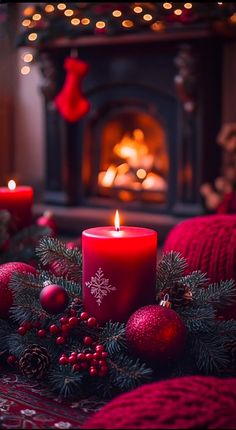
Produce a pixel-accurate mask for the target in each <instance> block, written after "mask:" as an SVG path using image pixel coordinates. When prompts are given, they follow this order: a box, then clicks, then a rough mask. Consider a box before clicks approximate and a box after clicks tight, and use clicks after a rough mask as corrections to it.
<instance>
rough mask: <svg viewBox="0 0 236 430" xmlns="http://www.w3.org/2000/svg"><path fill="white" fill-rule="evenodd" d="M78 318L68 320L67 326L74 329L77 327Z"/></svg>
mask: <svg viewBox="0 0 236 430" xmlns="http://www.w3.org/2000/svg"><path fill="white" fill-rule="evenodd" d="M78 322H79V321H78V318H77V317H71V318H69V326H70V327H76V326H77V325H78Z"/></svg>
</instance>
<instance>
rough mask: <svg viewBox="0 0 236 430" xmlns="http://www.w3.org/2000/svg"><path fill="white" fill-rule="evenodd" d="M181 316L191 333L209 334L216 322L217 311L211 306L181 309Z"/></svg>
mask: <svg viewBox="0 0 236 430" xmlns="http://www.w3.org/2000/svg"><path fill="white" fill-rule="evenodd" d="M179 314H180V316H181V318H182V319H183V321H184V323H185V325H186V327H187V329H188V331H189V332H190V333H196V332H208V331H209V330H210V329H211V327H212V322H213V321H214V320H215V315H216V311H215V310H214V308H213V307H212V306H210V305H207V306H204V305H201V306H196V307H193V306H191V307H184V308H181V309H179Z"/></svg>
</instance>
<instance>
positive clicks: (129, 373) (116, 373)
mask: <svg viewBox="0 0 236 430" xmlns="http://www.w3.org/2000/svg"><path fill="white" fill-rule="evenodd" d="M108 364H109V368H110V373H109V379H110V384H113V385H114V386H115V387H117V388H118V389H119V390H120V391H129V390H133V389H134V388H136V387H138V386H139V385H142V384H144V383H147V382H149V381H150V380H151V375H152V373H153V372H152V369H150V368H149V367H147V365H146V364H145V363H141V362H140V360H139V359H136V360H134V359H132V358H131V357H129V356H128V355H124V354H119V355H116V356H115V357H113V358H109V359H108Z"/></svg>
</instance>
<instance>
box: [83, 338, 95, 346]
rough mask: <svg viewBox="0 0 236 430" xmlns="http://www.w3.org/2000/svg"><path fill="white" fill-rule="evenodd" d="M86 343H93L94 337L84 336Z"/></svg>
mask: <svg viewBox="0 0 236 430" xmlns="http://www.w3.org/2000/svg"><path fill="white" fill-rule="evenodd" d="M83 342H84V345H86V346H88V345H92V343H93V339H92V338H91V337H90V336H86V337H85V338H84V341H83Z"/></svg>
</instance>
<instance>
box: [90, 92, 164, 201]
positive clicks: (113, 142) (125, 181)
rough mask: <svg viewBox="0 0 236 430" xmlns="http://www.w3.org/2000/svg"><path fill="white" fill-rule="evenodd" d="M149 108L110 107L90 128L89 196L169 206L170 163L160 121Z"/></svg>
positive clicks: (127, 103)
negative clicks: (93, 155)
mask: <svg viewBox="0 0 236 430" xmlns="http://www.w3.org/2000/svg"><path fill="white" fill-rule="evenodd" d="M148 112H149V106H138V103H135V102H132V101H128V100H127V101H126V100H123V101H121V102H120V103H117V104H115V105H114V106H109V105H107V107H106V111H104V110H103V112H102V113H101V114H100V115H101V118H98V119H97V121H96V123H97V124H94V125H93V126H90V124H88V128H90V127H91V130H92V132H91V140H92V145H93V146H94V147H93V148H92V151H91V154H94V153H96V147H98V148H99V151H97V157H92V158H91V160H90V163H91V166H92V172H93V173H92V174H91V175H90V195H91V196H101V197H106V198H108V199H111V198H112V199H115V200H117V201H119V202H129V203H130V202H136V203H137V202H138V203H139V204H142V203H144V202H157V203H158V204H160V205H163V204H166V201H167V192H168V173H169V159H168V151H167V147H166V146H167V142H166V134H165V129H164V126H163V124H162V123H161V120H160V119H159V118H158V117H157V115H156V116H155V112H153V114H152V115H151V114H149V113H148Z"/></svg>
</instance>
